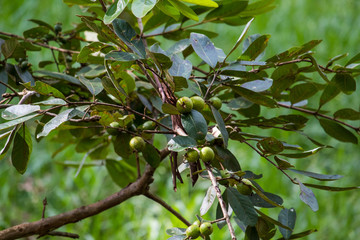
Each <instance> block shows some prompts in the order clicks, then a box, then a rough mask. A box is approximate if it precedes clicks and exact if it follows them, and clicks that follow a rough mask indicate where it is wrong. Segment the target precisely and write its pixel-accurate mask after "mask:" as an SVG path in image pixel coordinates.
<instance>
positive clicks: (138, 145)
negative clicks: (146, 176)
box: [129, 137, 145, 152]
mask: <svg viewBox="0 0 360 240" xmlns="http://www.w3.org/2000/svg"><path fill="white" fill-rule="evenodd" d="M129 145H130V148H131V149H133V150H135V151H138V152H141V151H142V150H144V148H145V141H144V139H142V138H141V137H133V138H132V139H131V140H130V143H129Z"/></svg>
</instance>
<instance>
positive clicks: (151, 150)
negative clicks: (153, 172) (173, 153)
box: [142, 144, 161, 168]
mask: <svg viewBox="0 0 360 240" xmlns="http://www.w3.org/2000/svg"><path fill="white" fill-rule="evenodd" d="M142 154H143V156H144V158H145V161H146V162H147V163H149V164H150V166H152V167H153V168H156V167H158V166H159V164H160V161H161V158H160V153H159V152H158V150H157V149H156V148H155V147H154V146H153V145H151V144H146V145H145V149H144V150H143V151H142Z"/></svg>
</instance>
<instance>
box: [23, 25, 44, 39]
mask: <svg viewBox="0 0 360 240" xmlns="http://www.w3.org/2000/svg"><path fill="white" fill-rule="evenodd" d="M48 33H49V29H48V28H47V27H42V26H39V27H34V28H30V29H28V30H26V31H25V32H24V33H23V35H24V37H25V38H34V39H41V38H42V37H44V36H45V35H46V34H48Z"/></svg>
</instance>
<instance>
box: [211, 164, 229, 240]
mask: <svg viewBox="0 0 360 240" xmlns="http://www.w3.org/2000/svg"><path fill="white" fill-rule="evenodd" d="M206 169H207V172H208V173H209V177H210V180H211V183H212V185H213V187H214V189H215V192H216V196H217V198H218V200H219V204H220V207H221V211H222V213H223V215H224V218H225V220H226V223H227V225H228V227H229V232H230V235H231V239H232V240H236V236H235V231H234V228H233V226H232V225H231V222H230V217H229V214H228V211H227V208H226V203H225V201H224V199H223V198H222V196H221V191H220V188H219V187H218V185H217V182H216V178H215V176H214V174H213V172H212V171H211V169H210V167H209V165H207V164H206Z"/></svg>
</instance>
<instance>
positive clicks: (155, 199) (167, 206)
mask: <svg viewBox="0 0 360 240" xmlns="http://www.w3.org/2000/svg"><path fill="white" fill-rule="evenodd" d="M144 196H145V197H147V198H149V199H151V200H153V201H154V202H157V203H158V204H160V205H161V206H163V207H164V208H165V209H166V210H168V211H169V212H171V213H172V214H173V215H174V216H175V217H177V218H178V219H179V220H180V221H182V222H183V223H185V224H186V225H187V226H190V225H191V223H190V222H188V221H187V220H186V219H185V218H184V217H183V216H182V215H181V214H180V213H178V212H177V211H175V210H174V209H173V208H172V207H171V206H170V205H169V204H167V203H166V202H165V201H164V200H162V199H161V198H159V197H158V196H156V195H154V194H152V193H151V192H146V193H144Z"/></svg>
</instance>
